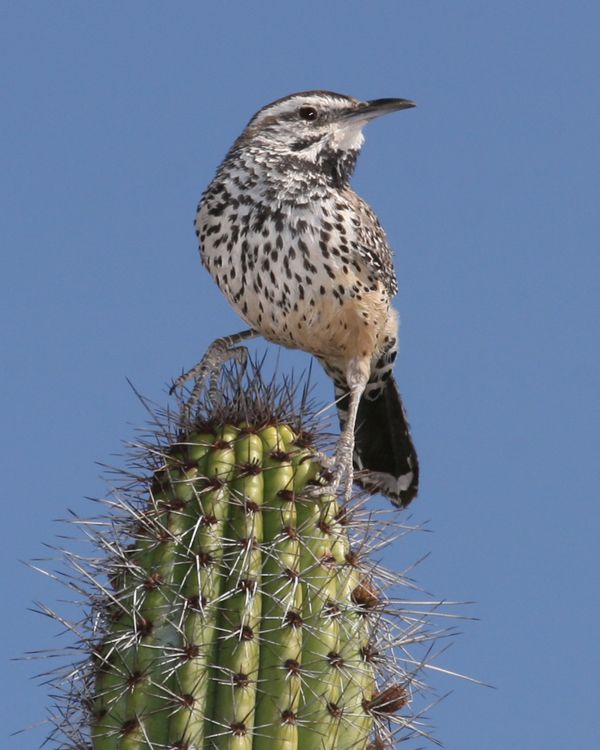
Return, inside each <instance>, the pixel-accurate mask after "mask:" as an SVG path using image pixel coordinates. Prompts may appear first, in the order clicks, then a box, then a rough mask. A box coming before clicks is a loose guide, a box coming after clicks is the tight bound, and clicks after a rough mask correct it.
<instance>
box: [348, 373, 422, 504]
mask: <svg viewBox="0 0 600 750" xmlns="http://www.w3.org/2000/svg"><path fill="white" fill-rule="evenodd" d="M335 390H336V398H337V399H339V401H338V413H339V417H340V423H341V425H342V429H343V426H344V424H345V421H346V419H345V418H346V414H347V408H348V396H347V390H346V389H345V388H344V387H342V386H338V385H337V384H336V387H335ZM344 394H346V395H344ZM354 436H355V446H354V468H355V470H356V474H355V481H356V482H357V483H358V484H359V485H360V486H361V487H364V489H366V490H367V491H368V492H371V493H373V494H375V493H378V492H379V493H381V494H382V495H385V496H386V497H389V498H390V500H391V501H392V502H393V503H394V505H398V506H400V507H402V508H405V507H406V506H407V505H408V504H409V503H410V501H411V500H412V499H413V498H414V497H415V496H416V494H417V491H418V488H419V462H418V459H417V453H416V451H415V447H414V445H413V441H412V438H411V436H410V429H409V425H408V420H407V418H406V412H405V411H404V407H403V405H402V399H401V398H400V393H399V391H398V386H397V385H396V382H395V381H394V378H393V377H388V378H387V379H386V380H385V382H384V383H383V384H382V387H379V388H376V389H373V390H372V391H371V393H370V392H369V389H368V388H367V390H366V392H365V395H363V397H362V398H361V400H360V404H359V406H358V415H357V419H356V430H355V433H354Z"/></svg>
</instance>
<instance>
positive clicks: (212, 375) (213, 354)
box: [169, 338, 248, 412]
mask: <svg viewBox="0 0 600 750" xmlns="http://www.w3.org/2000/svg"><path fill="white" fill-rule="evenodd" d="M229 360H233V361H234V362H237V363H238V364H239V365H240V366H241V367H242V368H244V367H245V366H246V362H247V360H248V350H247V349H246V347H245V346H237V347H233V348H232V347H231V344H230V342H229V341H228V340H227V339H226V338H223V339H217V340H216V341H213V343H212V344H211V345H210V346H209V347H208V350H207V352H206V354H205V355H204V356H203V357H202V359H201V360H200V362H198V363H197V364H196V365H194V367H192V368H191V369H190V370H188V371H187V372H184V373H183V374H182V375H180V376H179V377H178V378H176V379H175V380H174V381H173V384H172V385H171V387H170V389H169V394H170V395H173V393H175V391H177V390H179V389H181V388H182V387H183V386H184V385H185V384H186V383H188V382H190V381H193V383H194V385H193V386H192V390H191V393H190V395H189V397H188V398H187V399H186V402H185V409H186V410H187V411H188V412H189V411H190V410H191V409H192V408H193V406H194V405H195V404H196V403H197V402H198V401H199V400H200V394H201V393H202V389H203V388H204V383H205V381H206V380H207V378H209V379H210V382H209V386H208V398H209V400H210V402H211V403H212V404H215V403H216V402H217V399H218V393H219V374H220V370H221V367H222V366H223V365H224V364H225V362H227V361H229Z"/></svg>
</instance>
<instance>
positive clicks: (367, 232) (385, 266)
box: [353, 196, 398, 297]
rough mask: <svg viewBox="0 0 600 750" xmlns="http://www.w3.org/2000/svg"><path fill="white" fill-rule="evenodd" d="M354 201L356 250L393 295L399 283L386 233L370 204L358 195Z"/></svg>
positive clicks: (391, 295)
mask: <svg viewBox="0 0 600 750" xmlns="http://www.w3.org/2000/svg"><path fill="white" fill-rule="evenodd" d="M353 202H354V204H355V211H356V217H357V219H358V221H357V222H356V224H355V238H356V249H355V252H356V253H357V254H358V255H359V257H360V259H361V261H362V262H363V263H365V264H366V265H367V267H368V268H369V269H370V270H371V271H372V272H373V273H374V274H375V276H376V277H377V278H378V279H379V280H380V281H381V283H382V284H383V285H384V287H385V288H386V289H387V291H388V293H389V295H390V297H393V296H394V295H395V294H396V292H397V291H398V283H397V280H396V273H395V271H394V258H393V253H392V249H391V248H390V245H389V243H388V240H387V237H386V234H385V232H384V230H383V227H382V226H381V224H380V223H379V219H378V218H377V216H376V215H375V213H374V211H373V210H372V209H371V207H370V206H368V205H367V204H366V203H365V202H364V201H363V200H362V199H361V198H359V197H358V196H355V197H354V201H353Z"/></svg>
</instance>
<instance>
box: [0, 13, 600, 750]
mask: <svg viewBox="0 0 600 750" xmlns="http://www.w3.org/2000/svg"><path fill="white" fill-rule="evenodd" d="M0 13H1V16H2V18H1V21H0V55H1V60H0V63H1V64H0V69H1V70H2V76H3V78H4V81H3V82H2V86H1V87H0V91H1V93H0V97H1V99H0V106H1V111H2V134H1V136H0V138H1V153H0V159H1V163H0V191H1V201H2V211H1V212H0V223H1V231H0V236H1V238H2V249H3V273H2V281H1V283H2V292H1V296H0V300H1V303H0V304H1V305H2V308H3V310H2V317H1V321H2V322H1V326H2V349H3V352H4V356H3V360H4V367H3V368H2V373H1V374H0V378H1V384H0V394H1V397H2V399H3V406H2V413H3V415H4V423H5V429H4V438H3V449H2V456H3V458H4V461H5V463H4V466H3V496H4V506H3V507H4V513H5V520H6V525H5V534H4V542H3V544H2V574H3V588H4V591H5V609H4V612H5V616H4V617H3V618H2V622H3V624H2V632H3V637H2V645H1V649H2V670H3V672H4V673H5V674H6V678H5V679H4V680H3V681H2V683H3V687H2V688H0V691H4V692H5V695H4V696H3V698H2V700H1V701H0V705H2V708H3V710H4V711H5V712H6V716H5V717H4V718H3V720H2V726H3V727H4V730H5V733H8V732H10V731H14V730H17V729H19V728H20V727H22V726H24V725H27V724H29V723H33V722H35V721H37V720H38V719H39V718H40V717H42V716H43V714H44V706H45V705H46V703H47V699H46V697H45V693H44V690H43V689H40V688H39V687H37V686H35V685H34V683H32V682H31V680H30V676H31V675H32V674H33V673H34V672H35V671H36V668H35V667H32V666H29V665H24V664H23V663H15V662H9V661H8V659H9V658H10V657H14V656H17V655H19V654H20V653H22V652H23V651H25V650H30V649H36V648H44V647H48V646H51V645H53V644H55V643H56V642H57V641H56V639H55V634H56V632H57V628H56V627H55V626H53V625H52V624H51V623H49V622H48V621H45V620H44V619H42V618H40V617H39V616H36V615H34V614H32V613H31V612H29V611H28V607H30V606H31V602H32V601H33V600H43V601H45V602H47V603H49V604H51V605H55V606H58V600H59V599H60V598H61V597H63V596H64V592H62V591H61V590H60V589H59V588H58V587H56V586H53V585H52V584H51V582H50V581H48V580H46V579H44V578H43V577H42V576H39V575H35V574H33V573H32V572H31V571H29V570H28V569H27V568H25V567H24V566H23V565H22V564H21V563H19V560H27V559H31V558H35V557H40V556H43V555H45V554H47V551H46V548H45V547H44V546H43V545H44V543H50V544H55V543H56V537H57V534H62V533H64V529H62V528H61V527H60V526H59V525H57V524H56V523H55V519H57V518H60V517H64V516H65V515H66V513H67V509H69V508H71V509H74V510H75V511H77V512H79V513H81V514H86V513H90V512H92V510H93V509H91V508H90V503H89V502H88V501H86V500H85V497H86V496H98V495H102V494H103V493H104V491H105V485H104V484H103V482H102V481H101V479H100V478H99V474H100V469H99V468H98V466H97V465H96V464H95V462H96V461H99V462H105V463H113V464H119V463H120V462H121V458H120V457H119V456H115V455H114V454H116V453H120V452H121V450H122V441H123V440H126V439H128V438H131V437H132V436H133V434H134V433H133V430H134V427H135V426H136V425H137V426H139V425H141V424H143V423H144V421H145V414H144V411H143V409H142V407H141V406H140V404H139V403H138V402H137V401H136V399H135V397H134V396H133V394H132V392H131V391H130V389H129V387H128V385H127V383H126V380H125V378H126V377H128V378H130V379H131V380H132V381H133V382H134V383H135V385H136V387H137V388H138V389H139V390H140V391H141V392H142V393H144V394H145V395H147V396H148V397H150V398H152V399H154V400H156V401H159V402H161V403H162V402H164V401H165V400H166V393H165V384H166V383H167V382H168V381H169V380H170V379H171V378H172V377H173V376H174V375H176V374H177V373H178V372H180V371H181V369H182V368H183V367H187V366H190V365H191V364H193V363H194V362H195V361H196V360H197V359H198V356H199V355H200V354H201V353H202V352H203V351H204V349H205V348H206V346H207V345H208V343H209V342H210V341H211V340H212V339H213V338H214V337H216V336H218V335H223V334H226V333H230V332H233V331H236V330H239V329H240V328H242V327H243V326H242V325H241V324H240V321H239V319H238V318H237V317H236V315H235V313H234V312H233V311H232V310H230V309H229V308H228V306H227V304H226V302H225V300H224V299H223V298H222V297H221V295H220V293H219V292H218V290H217V289H216V287H215V286H214V285H213V284H212V282H211V281H210V279H209V278H208V276H207V275H206V273H205V272H204V271H203V270H202V268H201V266H200V263H199V261H198V257H197V252H196V246H195V238H194V233H193V228H192V220H193V216H194V210H195V205H196V202H197V200H198V198H199V196H200V193H201V191H202V189H203V188H204V186H205V185H206V183H207V182H208V181H209V180H210V178H211V177H212V174H213V172H214V169H215V168H216V166H217V164H218V162H219V161H220V159H221V158H222V156H223V154H224V153H225V151H226V150H227V148H228V147H229V145H230V143H231V141H232V140H233V139H234V138H235V137H236V136H237V134H238V133H239V131H240V130H241V128H242V127H243V125H244V124H245V122H246V121H247V120H248V119H249V117H250V115H251V114H252V113H253V112H254V111H255V110H256V109H258V108H259V107H260V106H262V105H263V104H265V103H266V102H268V101H270V100H272V99H274V98H277V97H279V96H282V95H285V94H287V93H290V92H292V91H295V90H303V89H310V88H328V89H332V90H337V91H340V92H343V93H347V94H351V95H354V96H357V97H361V98H366V99H367V98H378V97H388V96H389V97H396V96H399V97H407V98H412V99H415V100H416V101H417V103H418V108H417V109H415V110H412V111H410V112H406V113H401V114H398V115H394V116H390V117H386V118H383V119H382V120H380V121H378V122H376V123H374V124H372V125H370V126H369V127H368V129H367V131H366V136H367V143H366V146H365V149H364V151H363V154H362V156H361V159H360V161H359V167H358V169H357V173H356V176H355V179H354V185H355V187H356V188H357V190H358V191H359V192H360V193H361V194H362V195H363V196H364V197H365V198H366V199H367V200H368V201H369V202H370V203H371V204H372V205H373V206H374V208H375V209H376V211H377V213H378V215H379V216H380V218H381V221H382V223H383V224H384V226H385V228H386V230H387V233H388V236H389V239H390V241H391V243H392V245H393V247H394V248H395V253H396V269H397V272H398V277H399V283H400V293H399V296H398V298H397V306H398V308H399V310H400V313H401V317H402V332H401V354H400V358H399V363H398V366H397V370H396V372H397V375H398V379H399V382H400V384H401V388H402V391H403V394H404V398H405V401H406V404H407V407H408V410H409V413H410V417H411V422H412V425H413V431H414V437H415V441H416V443H417V445H418V448H419V452H420V456H421V462H422V471H423V478H422V491H421V495H420V497H419V499H418V500H417V501H415V503H414V505H413V506H412V507H411V511H412V520H414V521H415V522H419V523H420V522H425V521H429V526H430V528H431V529H432V531H433V532H434V533H432V534H423V535H414V536H413V538H412V539H410V540H409V541H408V542H401V543H398V544H397V545H395V546H394V548H393V549H392V550H391V551H390V552H389V553H388V555H387V558H386V562H387V563H388V564H389V565H392V566H396V567H398V568H404V567H406V566H407V565H408V564H409V563H410V562H411V561H413V560H414V559H416V558H417V557H420V556H421V555H423V554H425V553H426V552H430V553H431V554H430V556H429V557H428V558H427V560H426V561H425V562H424V563H423V564H421V565H420V567H419V569H418V571H417V573H416V576H417V578H418V580H419V581H420V583H421V584H422V585H423V586H424V587H425V588H426V589H427V590H428V591H431V592H432V593H433V594H435V595H436V596H438V597H442V598H447V599H454V600H473V601H475V602H476V603H475V604H474V605H471V606H469V607H467V608H465V611H466V612H467V613H468V614H469V615H472V616H474V617H477V618H480V620H479V621H478V622H465V623H464V624H462V625H461V630H462V631H463V635H462V636H461V637H460V638H459V639H458V640H457V641H456V643H455V644H454V645H453V647H452V648H451V649H450V651H449V652H448V653H447V654H445V656H444V660H443V662H444V664H445V665H446V666H447V667H448V668H450V669H454V670H456V671H460V672H464V673H467V674H469V675H472V676H475V677H478V678H480V679H482V680H483V681H485V682H489V683H492V684H493V685H495V686H496V688H497V689H496V690H490V689H486V688H481V687H475V686H472V685H469V684H467V683H463V682H460V681H457V680H452V679H447V678H446V679H444V678H441V677H440V678H435V680H434V682H435V685H436V687H437V689H438V690H439V692H440V693H445V692H447V691H449V690H451V691H452V694H451V695H450V696H449V697H448V698H447V699H446V700H445V701H443V702H442V703H441V704H440V705H439V706H437V707H436V708H435V709H434V710H433V711H432V718H433V721H434V724H435V725H436V727H437V729H436V734H437V736H438V737H439V738H440V739H441V740H442V741H443V742H444V744H445V745H446V746H447V747H449V748H459V747H460V748H461V749H462V750H471V749H473V750H475V748H478V749H479V748H481V747H485V748H486V749H487V750H496V748H498V750H500V748H502V750H504V748H506V746H507V745H510V746H517V747H527V748H538V747H539V748H544V749H545V750H550V749H552V748H565V747H582V748H583V747H586V748H587V747H593V746H597V745H598V744H599V741H600V723H599V719H598V716H599V712H598V701H599V699H600V691H599V690H598V678H597V675H598V672H599V670H600V657H599V650H598V644H597V636H594V632H596V628H597V625H595V624H594V623H597V622H598V620H599V617H600V602H599V595H598V581H597V579H598V571H599V567H598V542H597V535H598V522H599V520H600V513H599V510H598V508H599V506H600V502H599V493H598V487H599V486H600V472H599V468H598V464H599V462H598V452H599V437H600V436H599V434H598V433H599V429H598V424H599V423H600V409H599V400H598V382H599V375H600V363H599V357H598V341H599V340H600V337H599V334H598V330H597V329H598V318H599V312H600V311H599V306H600V305H599V301H598V300H599V292H600V289H599V286H600V282H599V279H600V262H599V242H598V237H599V236H600V219H599V216H600V211H599V210H598V175H599V173H600V164H599V161H600V160H599V146H598V143H599V138H598V123H599V121H600V106H599V105H600V94H599V86H598V28H599V26H600V8H599V7H598V5H597V4H596V3H593V2H583V1H578V0H570V1H566V0H565V1H564V2H556V1H554V0H546V1H545V2H538V1H536V0H534V1H532V2H528V3H519V2H514V1H512V0H508V2H504V3H497V2H494V3H492V2H487V1H486V0H479V1H478V2H466V1H462V0H457V1H456V2H447V3H441V2H404V1H400V0H397V1H395V2H394V1H391V0H380V1H379V2H376V3H369V4H367V3H359V2H353V1H352V0H345V1H344V2H340V1H338V0H334V1H333V2H329V3H325V2H319V3H317V2H312V0H309V1H308V2H303V3H298V4H291V3H275V2H271V1H268V2H261V3H241V2H229V3H221V4H218V3H192V2H179V3H176V4H169V3H166V2H163V3H160V2H128V3H115V2H102V3H74V2H55V3H44V2H26V1H24V2H19V3H16V2H15V3H8V2H7V3H3V4H2V9H1V11H0ZM265 346H266V345H265V344H264V343H261V342H259V343H258V344H257V345H256V346H255V347H254V350H255V351H257V352H262V351H264V348H265ZM270 356H271V358H272V359H273V360H274V359H275V357H276V356H277V350H276V349H275V348H272V350H271V353H270ZM280 356H281V367H282V369H284V370H286V371H287V370H291V369H295V370H297V371H299V370H302V369H303V368H305V367H306V366H307V364H308V357H307V355H303V354H301V353H292V352H287V351H285V352H280ZM316 378H317V389H316V393H317V395H318V396H319V397H320V398H321V400H322V401H323V402H326V401H327V400H329V399H330V396H331V394H330V386H329V383H328V382H327V380H326V378H325V376H324V375H323V374H322V373H321V372H318V373H316ZM60 543H62V544H68V542H65V541H64V540H63V541H61V542H60ZM9 596H10V602H9V601H8V597H9ZM7 615H8V616H7ZM43 736H44V732H43V729H39V730H32V732H30V733H29V734H25V735H19V736H17V737H14V738H12V739H10V740H8V739H5V740H4V742H5V744H6V743H9V744H10V747H11V748H12V750H21V749H23V750H25V748H28V749H29V748H32V747H37V746H38V744H39V742H40V741H41V739H42V738H43Z"/></svg>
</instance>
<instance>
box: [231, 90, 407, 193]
mask: <svg viewBox="0 0 600 750" xmlns="http://www.w3.org/2000/svg"><path fill="white" fill-rule="evenodd" d="M414 106H415V103H414V102H412V101H410V100H409V99H373V100H371V101H361V100H359V99H354V98H352V97H350V96H344V95H343V94H336V93H334V92H332V91H303V92H300V93H297V94H291V95H290V96H285V97H283V98H282V99H277V100H276V101H274V102H271V104H267V105H266V106H265V107H263V108H262V109H260V110H259V111H258V112H257V113H256V114H255V115H254V117H252V119H251V120H250V122H249V123H248V125H247V126H246V129H245V130H244V131H243V133H242V134H241V136H240V137H239V138H238V140H237V141H236V144H235V146H234V150H240V149H242V150H244V151H246V152H248V151H251V152H253V153H255V155H256V156H258V157H260V155H261V154H264V155H265V157H266V158H267V159H268V160H269V161H272V159H276V160H277V162H278V164H280V165H281V166H282V167H283V168H285V167H286V165H289V167H290V168H291V169H299V168H304V169H308V170H311V171H314V170H317V171H319V172H323V173H325V174H326V175H327V176H329V177H331V178H333V179H335V180H336V181H338V182H339V181H341V182H345V181H347V180H348V178H349V177H350V175H351V174H352V171H353V170H354V166H355V164H356V159H357V157H358V154H359V152H360V149H361V146H362V144H363V141H364V137H363V133H362V131H363V128H364V126H365V125H366V124H367V123H368V122H369V121H370V120H373V119H374V118H376V117H379V116H380V115H385V114H388V113H389V112H396V111H397V110H400V109H408V108H410V107H414Z"/></svg>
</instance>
